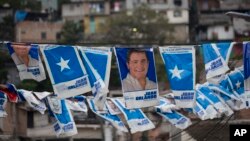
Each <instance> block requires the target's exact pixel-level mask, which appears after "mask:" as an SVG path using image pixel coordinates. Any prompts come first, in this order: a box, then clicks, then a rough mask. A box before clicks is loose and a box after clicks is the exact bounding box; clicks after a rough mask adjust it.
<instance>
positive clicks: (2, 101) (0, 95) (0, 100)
mask: <svg viewBox="0 0 250 141" xmlns="http://www.w3.org/2000/svg"><path fill="white" fill-rule="evenodd" d="M7 102H8V99H7V96H6V94H5V93H4V92H2V91H0V117H6V116H7V115H8V114H7V113H6V111H5V107H6V104H7Z"/></svg>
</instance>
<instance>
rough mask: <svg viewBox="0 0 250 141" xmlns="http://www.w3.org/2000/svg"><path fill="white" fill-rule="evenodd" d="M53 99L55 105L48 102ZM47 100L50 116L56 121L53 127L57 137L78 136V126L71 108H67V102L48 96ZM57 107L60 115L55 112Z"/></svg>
mask: <svg viewBox="0 0 250 141" xmlns="http://www.w3.org/2000/svg"><path fill="white" fill-rule="evenodd" d="M49 99H50V100H49ZM51 99H53V103H51V102H48V101H51ZM46 100H47V103H48V106H49V112H50V115H51V116H52V117H53V118H54V120H55V123H54V124H53V127H54V131H55V133H56V135H57V137H70V136H73V135H76V134H77V128H76V124H75V121H74V119H73V117H72V114H71V112H70V110H69V108H68V107H67V104H66V102H65V100H60V99H58V98H56V97H54V96H48V97H47V98H46ZM58 103H60V104H58ZM55 105H57V106H56V107H57V111H61V112H60V113H55V112H54V111H55ZM51 108H53V110H52V109H51ZM59 109H60V110H59Z"/></svg>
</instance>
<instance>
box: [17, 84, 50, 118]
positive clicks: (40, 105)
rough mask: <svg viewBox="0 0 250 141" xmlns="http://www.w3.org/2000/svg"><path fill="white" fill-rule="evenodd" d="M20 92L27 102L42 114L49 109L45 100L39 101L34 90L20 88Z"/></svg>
mask: <svg viewBox="0 0 250 141" xmlns="http://www.w3.org/2000/svg"><path fill="white" fill-rule="evenodd" d="M18 93H19V94H21V95H22V96H23V97H24V98H25V100H26V101H27V103H28V104H29V106H30V107H31V108H33V109H35V110H37V111H38V112H40V113H41V114H44V112H45V111H46V110H47V108H46V105H45V103H44V102H43V101H39V100H38V99H37V98H36V97H35V96H34V95H33V93H32V91H27V90H23V89H19V90H18Z"/></svg>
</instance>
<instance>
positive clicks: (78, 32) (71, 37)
mask: <svg viewBox="0 0 250 141" xmlns="http://www.w3.org/2000/svg"><path fill="white" fill-rule="evenodd" d="M82 39H83V25H82V24H81V23H74V22H72V21H66V22H65V24H64V25H63V28H62V31H61V39H60V40H59V41H58V42H59V43H66V44H75V43H77V42H80V41H81V40H82Z"/></svg>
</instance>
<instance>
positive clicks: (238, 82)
mask: <svg viewBox="0 0 250 141" xmlns="http://www.w3.org/2000/svg"><path fill="white" fill-rule="evenodd" d="M240 84H241V82H240V81H239V80H238V81H237V83H236V84H235V85H236V88H237V89H239V88H240Z"/></svg>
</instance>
